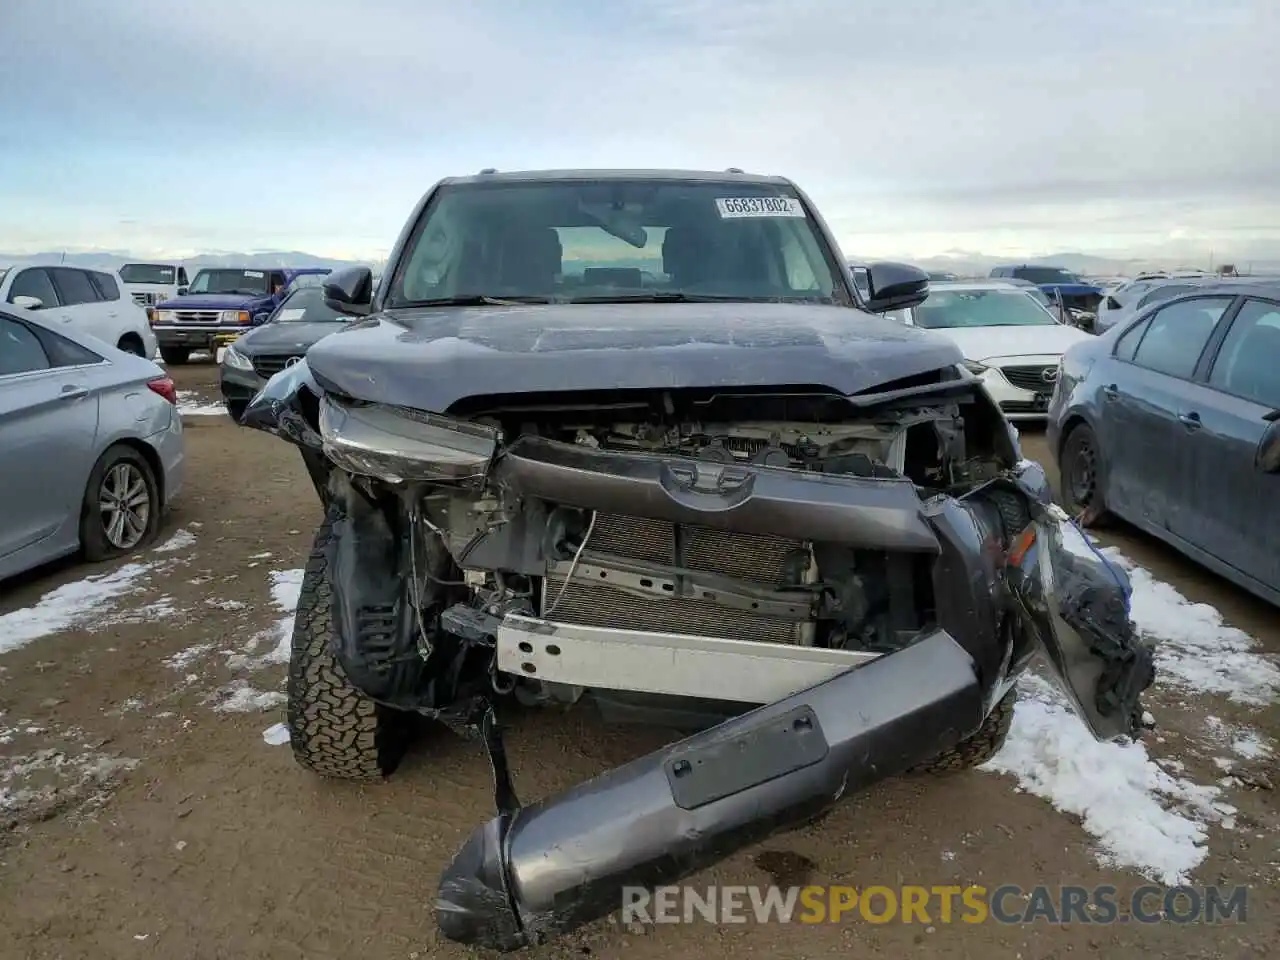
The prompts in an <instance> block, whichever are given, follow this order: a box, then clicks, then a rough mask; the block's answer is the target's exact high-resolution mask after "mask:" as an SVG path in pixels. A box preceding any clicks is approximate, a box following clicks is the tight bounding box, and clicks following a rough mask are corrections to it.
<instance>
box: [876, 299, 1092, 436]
mask: <svg viewBox="0 0 1280 960" xmlns="http://www.w3.org/2000/svg"><path fill="white" fill-rule="evenodd" d="M890 316H893V317H896V318H897V319H898V320H901V321H902V322H903V323H907V324H909V325H911V326H916V327H925V328H927V329H931V330H937V331H938V332H939V333H944V334H946V335H947V336H949V337H950V338H951V339H952V340H954V341H955V342H956V343H957V344H958V345H959V347H960V349H961V350H962V351H964V355H965V366H966V367H968V368H969V370H970V371H971V372H973V373H975V374H977V375H978V376H980V377H982V381H983V384H984V385H985V386H986V388H987V392H988V393H990V394H991V397H992V399H994V400H995V401H996V403H998V404H999V405H1000V409H1001V410H1003V411H1004V413H1005V416H1007V417H1008V418H1009V419H1010V420H1043V419H1045V417H1046V415H1047V414H1048V410H1049V399H1050V397H1052V396H1053V388H1054V385H1055V384H1056V383H1057V380H1058V363H1059V361H1060V360H1061V359H1062V354H1063V353H1065V352H1066V350H1067V348H1068V347H1070V346H1071V345H1072V344H1075V343H1079V342H1081V341H1082V340H1091V339H1092V335H1091V334H1088V333H1085V332H1084V331H1083V330H1080V329H1079V328H1077V327H1071V326H1068V325H1066V324H1065V323H1062V322H1061V321H1060V320H1058V318H1057V317H1055V316H1054V315H1053V314H1052V313H1050V312H1049V311H1048V310H1046V309H1045V308H1044V306H1043V305H1041V304H1040V302H1039V301H1038V300H1036V298H1035V297H1033V296H1029V295H1028V294H1027V293H1026V292H1025V291H1023V290H1021V289H1019V288H1018V287H1014V286H1010V285H1008V284H1006V283H1001V282H1000V281H998V280H991V281H986V280H977V281H973V282H970V283H934V284H930V285H929V299H927V300H926V301H925V302H924V303H922V304H920V306H918V307H912V308H910V309H908V310H898V311H894V312H893V313H892V314H890Z"/></svg>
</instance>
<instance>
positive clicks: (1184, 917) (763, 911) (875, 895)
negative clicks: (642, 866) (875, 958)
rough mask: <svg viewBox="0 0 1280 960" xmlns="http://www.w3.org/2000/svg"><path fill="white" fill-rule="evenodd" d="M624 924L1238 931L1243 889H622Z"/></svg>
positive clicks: (1246, 895) (1245, 899) (1243, 918)
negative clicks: (1221, 927) (1171, 926)
mask: <svg viewBox="0 0 1280 960" xmlns="http://www.w3.org/2000/svg"><path fill="white" fill-rule="evenodd" d="M622 899H623V902H622V910H621V912H620V914H619V919H620V921H621V922H622V923H624V924H625V923H694V922H706V923H717V924H721V923H750V922H755V923H761V924H768V923H808V924H814V923H848V922H863V923H920V924H951V923H967V924H977V923H992V922H995V923H1005V924H1026V923H1035V922H1037V921H1043V922H1045V923H1053V924H1061V923H1088V924H1109V923H1224V922H1228V921H1230V922H1235V923H1243V922H1245V921H1246V920H1247V918H1248V900H1249V891H1248V888H1246V887H1212V886H1211V887H1182V886H1180V887H1160V886H1155V885H1148V886H1141V887H1138V888H1136V889H1135V890H1133V891H1132V892H1129V893H1124V894H1122V893H1121V892H1120V891H1119V890H1118V889H1117V888H1116V887H1113V886H1097V887H1083V886H1070V885H1066V886H1055V887H1049V886H1037V887H1030V888H1023V887H1018V886H1014V885H1012V884H1006V885H1003V886H998V887H991V888H988V887H985V886H977V885H971V886H967V887H962V886H958V885H957V886H946V885H939V886H928V887H926V886H909V885H908V886H901V887H886V886H868V887H861V888H859V887H851V886H806V887H760V886H719V887H703V888H694V887H686V886H668V887H658V888H656V889H653V890H649V889H646V888H643V887H626V888H624V889H623V898H622Z"/></svg>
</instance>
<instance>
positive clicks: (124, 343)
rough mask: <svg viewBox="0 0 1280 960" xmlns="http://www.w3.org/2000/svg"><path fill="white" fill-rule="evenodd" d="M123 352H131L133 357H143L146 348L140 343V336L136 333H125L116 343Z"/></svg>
mask: <svg viewBox="0 0 1280 960" xmlns="http://www.w3.org/2000/svg"><path fill="white" fill-rule="evenodd" d="M116 346H117V347H119V348H120V349H121V350H123V351H124V352H125V353H132V354H133V355H134V356H135V357H145V356H146V355H147V348H146V347H145V346H144V345H143V343H142V338H141V337H139V336H138V335H137V334H136V333H126V334H125V335H124V336H123V337H121V338H120V342H119V343H117V344H116Z"/></svg>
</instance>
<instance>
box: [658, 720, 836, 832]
mask: <svg viewBox="0 0 1280 960" xmlns="http://www.w3.org/2000/svg"><path fill="white" fill-rule="evenodd" d="M828 751H829V747H828V746H827V739H826V736H825V735H824V734H823V732H822V727H821V726H820V725H819V723H818V715H817V714H816V713H814V711H813V709H812V708H810V707H808V706H800V707H796V708H795V709H794V710H789V711H787V712H786V713H784V714H782V715H780V716H776V717H772V718H770V719H769V720H766V721H763V722H761V723H760V724H758V725H757V726H754V727H752V728H750V729H748V730H746V731H744V732H742V733H740V734H737V735H736V736H733V737H730V738H728V739H726V740H721V741H718V742H716V743H712V744H708V745H707V746H704V747H694V748H691V749H688V750H682V751H681V752H679V753H678V754H675V755H673V756H672V757H670V758H669V759H668V760H667V761H666V763H665V764H664V768H665V772H666V775H667V783H668V784H669V785H670V787H671V796H672V797H673V798H674V799H675V802H676V804H677V806H679V807H680V808H681V809H683V810H696V809H697V808H698V807H703V806H706V805H707V804H709V803H714V802H715V801H716V800H723V799H724V798H725V797H731V796H733V795H734V794H736V793H742V792H743V791H744V790H749V789H751V788H752V787H755V786H759V785H760V784H762V783H768V782H769V781H770V780H776V779H777V778H778V777H782V776H785V775H786V774H788V773H794V772H795V771H796V770H802V769H804V768H805V767H810V766H813V765H814V764H816V763H819V762H820V761H822V760H823V759H825V758H826V756H827V753H828Z"/></svg>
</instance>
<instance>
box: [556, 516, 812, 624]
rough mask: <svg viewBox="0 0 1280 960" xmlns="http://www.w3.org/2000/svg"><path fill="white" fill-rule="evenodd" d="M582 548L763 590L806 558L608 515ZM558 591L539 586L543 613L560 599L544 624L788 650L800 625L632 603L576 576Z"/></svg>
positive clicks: (773, 544) (744, 537) (781, 547)
mask: <svg viewBox="0 0 1280 960" xmlns="http://www.w3.org/2000/svg"><path fill="white" fill-rule="evenodd" d="M587 547H588V549H589V550H590V551H591V552H592V553H609V554H613V555H615V556H618V557H626V558H629V559H633V560H647V561H649V562H651V563H661V564H670V565H673V566H679V567H684V568H686V569H689V570H695V571H700V572H703V573H714V574H719V575H721V576H726V577H733V578H735V579H739V580H748V581H751V582H753V583H754V584H757V585H759V586H762V587H776V586H779V585H780V584H782V583H783V582H784V580H783V577H784V572H785V571H786V569H787V565H788V562H789V561H791V562H794V555H795V554H796V553H797V552H805V545H804V544H803V543H802V542H801V541H799V540H790V539H787V538H785V537H772V536H760V535H757V534H747V533H730V532H726V531H723V530H713V529H710V528H707V527H690V526H679V527H678V526H677V525H676V524H673V523H667V522H665V521H661V520H646V519H642V518H639V517H625V516H617V515H612V514H600V515H599V516H598V517H597V519H596V525H595V529H594V530H593V531H592V533H591V542H590V543H589V544H588V545H587ZM563 587H564V579H563V578H562V577H558V576H548V577H547V578H546V579H545V580H544V581H543V609H544V610H546V609H548V608H549V607H550V605H551V603H552V602H553V601H555V599H556V597H557V596H559V597H560V600H559V602H558V603H556V606H555V609H554V611H553V612H552V615H551V619H552V620H558V621H561V622H564V623H580V624H584V625H586V626H591V627H615V628H623V629H627V630H648V631H657V632H665V633H678V634H686V635H694V636H710V637H728V638H730V639H735V640H761V641H768V642H773V643H794V642H796V639H797V636H798V630H799V625H798V624H797V623H796V621H795V620H793V619H785V618H781V617H772V616H762V615H760V614H758V613H755V612H753V611H750V610H741V609H736V608H733V607H726V606H721V605H720V604H717V603H715V602H713V601H708V600H703V599H696V598H686V597H669V598H663V597H660V596H648V597H643V596H635V595H633V594H630V593H627V592H626V591H623V590H618V589H615V588H613V587H610V586H606V585H604V584H596V583H591V582H588V581H585V580H583V579H582V578H581V577H579V576H575V577H574V579H573V581H572V582H571V583H570V584H569V586H568V587H567V588H566V589H564V593H563V595H561V594H560V591H561V589H562V588H563Z"/></svg>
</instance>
